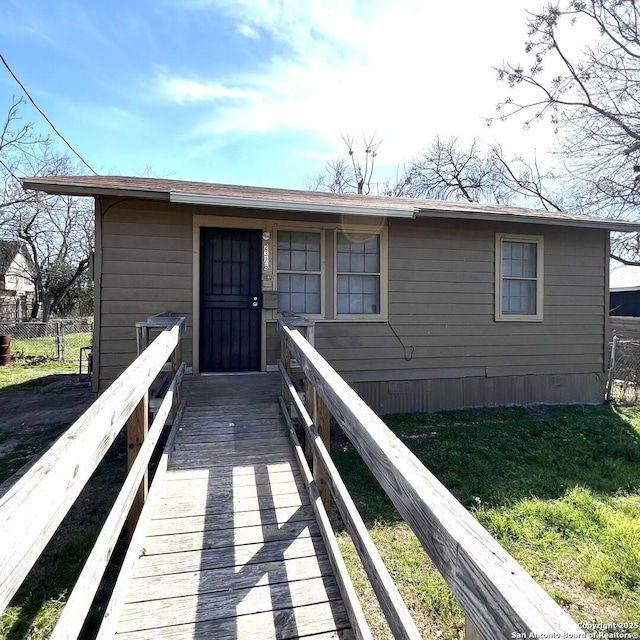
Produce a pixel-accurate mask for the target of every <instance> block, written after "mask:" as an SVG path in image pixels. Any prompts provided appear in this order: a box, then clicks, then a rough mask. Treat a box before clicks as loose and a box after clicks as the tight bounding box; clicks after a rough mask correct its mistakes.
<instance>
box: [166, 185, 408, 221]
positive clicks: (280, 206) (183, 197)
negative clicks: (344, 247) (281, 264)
mask: <svg viewBox="0 0 640 640" xmlns="http://www.w3.org/2000/svg"><path fill="white" fill-rule="evenodd" d="M169 201H170V202H175V203H177V204H199V205H209V206H218V207H233V208H238V207H239V208H243V209H268V210H273V211H299V212H301V213H329V214H339V215H349V216H383V217H385V218H415V213H414V211H413V210H412V209H404V210H403V209H398V208H391V207H369V206H366V207H363V206H356V205H348V204H344V205H342V204H340V205H338V204H330V203H321V202H318V203H316V202H301V201H295V200H266V199H264V198H241V197H231V196H218V195H211V194H205V193H186V192H182V191H171V192H170V194H169Z"/></svg>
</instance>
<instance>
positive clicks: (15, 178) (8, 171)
mask: <svg viewBox="0 0 640 640" xmlns="http://www.w3.org/2000/svg"><path fill="white" fill-rule="evenodd" d="M0 165H2V166H3V167H4V168H5V170H6V172H7V173H8V174H9V175H10V176H11V177H12V178H13V179H14V180H15V181H16V182H20V180H18V178H17V176H16V174H15V173H13V171H11V169H9V167H7V165H6V164H5V163H4V162H2V160H0Z"/></svg>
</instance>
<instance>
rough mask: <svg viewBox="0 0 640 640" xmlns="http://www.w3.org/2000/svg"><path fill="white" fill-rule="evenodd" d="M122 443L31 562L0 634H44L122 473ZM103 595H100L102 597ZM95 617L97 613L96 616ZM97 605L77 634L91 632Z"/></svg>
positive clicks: (107, 584)
mask: <svg viewBox="0 0 640 640" xmlns="http://www.w3.org/2000/svg"><path fill="white" fill-rule="evenodd" d="M126 457H127V447H126V438H125V437H124V434H121V435H120V436H118V438H117V439H116V441H115V442H114V444H113V445H112V447H111V448H110V450H109V451H108V453H107V454H106V456H105V458H104V459H103V461H102V462H101V463H100V465H99V466H98V468H97V469H96V471H95V472H94V474H93V476H92V477H91V479H90V480H89V482H88V484H87V485H86V487H85V488H84V489H83V491H82V493H81V494H80V496H79V497H78V499H77V500H76V502H75V504H74V505H73V507H72V508H71V510H70V511H69V513H68V514H67V515H66V516H65V518H64V520H63V521H62V524H61V525H60V527H59V528H58V530H57V531H56V533H55V534H54V536H53V538H52V539H51V541H50V542H49V544H48V545H47V547H46V548H45V550H44V551H43V553H42V555H41V556H40V558H39V559H38V561H37V562H36V564H35V565H34V566H33V568H32V569H31V571H30V572H29V575H28V577H27V578H26V580H25V582H24V584H23V585H22V586H21V587H20V589H19V590H18V591H17V593H16V594H15V596H14V597H13V599H12V601H11V603H10V605H9V607H8V608H7V610H6V611H5V613H4V614H3V615H2V616H0V638H3V639H4V638H6V639H7V640H14V639H15V640H17V639H18V638H26V637H28V638H48V637H49V636H50V635H51V632H52V630H53V627H54V626H55V623H56V622H57V619H58V617H59V615H60V612H61V611H62V608H63V606H64V603H65V601H66V599H67V597H68V594H69V592H70V591H71V588H72V586H73V584H74V583H75V581H76V579H77V578H78V576H79V575H80V572H81V570H82V567H83V566H84V563H85V561H86V559H87V557H88V555H89V552H90V551H91V549H92V547H93V545H94V543H95V540H96V538H97V536H98V533H99V532H100V529H101V527H102V525H103V523H104V521H105V519H106V517H107V515H108V513H109V510H110V509H111V506H112V505H113V503H114V501H115V499H116V496H117V493H118V490H119V489H120V486H121V485H122V482H123V480H124V476H125V474H126ZM125 550H126V547H125V546H124V545H123V544H122V540H121V541H120V542H119V544H118V546H117V548H116V552H115V553H114V556H113V557H112V560H111V563H110V565H109V568H108V569H107V574H106V576H105V579H104V580H103V583H102V587H101V591H99V593H98V596H99V597H98V600H99V604H98V606H99V607H100V608H102V609H103V608H104V606H105V605H106V602H107V601H108V597H109V591H110V589H111V588H112V586H113V583H114V582H115V579H116V577H117V568H118V565H119V563H120V562H121V560H122V557H123V556H124V552H125ZM101 596H102V597H101ZM96 616H97V617H96ZM100 617H101V616H100V615H99V614H97V613H96V605H95V604H94V608H93V611H92V612H91V613H90V619H89V620H88V624H87V625H85V629H84V630H83V633H82V634H81V636H80V637H81V638H92V637H95V632H96V631H97V625H98V621H99V619H100Z"/></svg>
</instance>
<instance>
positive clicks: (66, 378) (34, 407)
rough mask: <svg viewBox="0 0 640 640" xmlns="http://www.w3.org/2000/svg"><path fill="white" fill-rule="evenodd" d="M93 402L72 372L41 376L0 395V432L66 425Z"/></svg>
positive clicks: (91, 394) (84, 386)
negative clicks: (63, 423)
mask: <svg viewBox="0 0 640 640" xmlns="http://www.w3.org/2000/svg"><path fill="white" fill-rule="evenodd" d="M95 399H96V394H95V393H93V392H92V391H91V389H90V388H89V386H88V384H87V383H86V382H79V381H78V376H77V375H76V374H72V373H60V374H52V375H48V376H44V377H42V378H38V379H36V380H31V381H30V382H25V383H24V384H21V385H19V387H17V388H16V387H13V388H10V389H6V390H4V391H2V392H0V415H1V416H2V427H1V429H0V430H1V431H2V432H3V433H6V432H15V431H19V432H24V430H25V429H27V430H28V429H32V428H40V427H43V426H47V425H52V424H60V423H62V422H67V423H69V424H71V423H72V422H73V421H74V420H76V419H77V418H78V417H79V416H80V415H81V414H82V413H83V411H85V409H87V408H88V407H89V406H90V405H91V403H92V402H94V400H95Z"/></svg>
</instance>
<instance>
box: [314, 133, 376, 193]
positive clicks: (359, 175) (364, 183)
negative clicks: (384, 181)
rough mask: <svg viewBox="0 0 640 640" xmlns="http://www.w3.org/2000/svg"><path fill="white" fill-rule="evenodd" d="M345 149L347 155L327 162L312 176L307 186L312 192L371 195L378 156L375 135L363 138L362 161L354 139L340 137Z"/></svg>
mask: <svg viewBox="0 0 640 640" xmlns="http://www.w3.org/2000/svg"><path fill="white" fill-rule="evenodd" d="M341 137H342V140H343V142H344V144H345V145H346V147H347V153H346V155H344V156H340V157H339V158H336V159H334V160H330V161H329V162H327V164H326V166H325V168H324V170H322V171H320V172H319V173H318V174H317V175H316V176H314V177H313V178H312V179H311V180H310V181H309V184H308V187H309V188H310V189H311V190H313V191H330V192H332V193H358V194H361V195H369V193H371V178H372V177H373V171H374V168H375V163H376V158H377V156H378V147H379V146H380V141H379V140H376V136H375V134H374V135H372V136H369V137H367V136H363V146H364V161H362V157H361V156H360V155H359V154H358V151H357V150H356V148H355V146H354V139H353V137H350V136H345V135H343V136H341Z"/></svg>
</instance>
